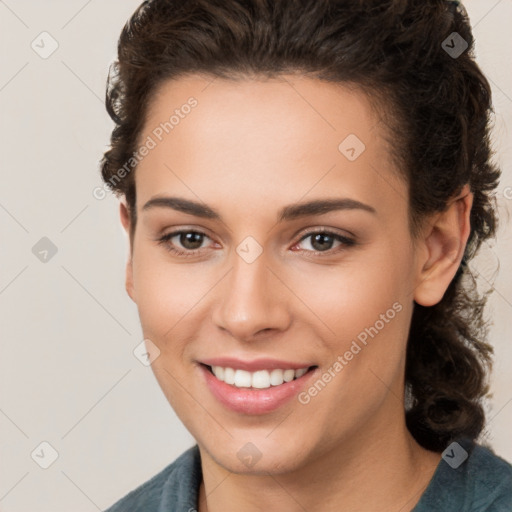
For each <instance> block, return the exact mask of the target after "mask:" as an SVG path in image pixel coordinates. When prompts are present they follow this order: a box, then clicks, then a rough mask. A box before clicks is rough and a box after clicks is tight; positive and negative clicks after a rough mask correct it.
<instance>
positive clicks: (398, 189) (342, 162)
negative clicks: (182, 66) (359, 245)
mask: <svg viewBox="0 0 512 512" xmlns="http://www.w3.org/2000/svg"><path fill="white" fill-rule="evenodd" d="M386 137H387V131H386V128H385V125H383V123H382V122H381V121H380V119H379V116H378V115H377V113H376V112H375V110H374V109H373V108H372V104H371V102H370V100H369V98H368V97H367V96H366V95H365V94H364V93H363V92H362V91H360V90H358V89H355V88H348V87H344V86H340V85H338V84H332V83H326V82H321V81H319V80H315V79H310V78H305V77H296V76H295V77H294V76H283V77H280V78H277V79H270V80H263V79H258V80H256V79H251V80H250V79H243V80H236V81H235V80H224V79H220V78H216V79H212V78H205V77H201V76H197V75H192V76H187V77H183V78H180V79H178V80H175V81H169V82H166V83H164V84H163V85H162V86H161V87H160V88H159V90H158V92H157V94H155V95H154V96H153V98H152V101H151V103H150V108H149V109H148V112H147V116H146V122H145V126H144V129H143V131H142V133H141V135H140V137H139V142H140V143H141V144H143V143H145V142H146V143H149V140H150V139H151V141H152V142H151V143H150V145H151V146H152V149H151V150H150V151H149V152H148V154H147V156H145V157H144V159H143V160H142V161H141V162H140V163H139V165H138V168H137V172H136V187H137V198H138V201H137V202H138V206H139V208H140V206H141V205H142V204H143V203H144V202H145V201H147V200H148V199H149V198H151V197H153V196H154V195H157V194H165V193H169V194H171V193H172V195H176V193H179V194H181V195H182V196H185V197H190V198H194V199H197V198H200V199H202V200H205V201H206V199H210V200H211V201H213V202H214V203H215V202H216V201H217V202H218V201H221V200H223V201H225V200H226V197H229V198H230V200H231V201H233V202H236V201H237V200H238V201H241V202H244V203H245V208H246V209H247V208H250V207H251V205H254V207H255V209H256V210H257V209H261V207H262V206H265V208H266V209H269V208H271V207H272V205H273V204H274V202H275V201H278V202H280V203H285V202H292V201H297V200H299V199H300V198H301V197H303V196H305V195H309V196H311V197H316V196H318V195H323V196H325V195H326V194H327V195H331V196H332V195H339V194H342V195H344V196H348V197H352V198H353V199H357V200H361V201H364V202H373V203H377V204H378V203H385V202H386V198H387V199H388V200H389V201H391V202H394V204H395V207H396V203H397V199H401V200H402V201H403V200H404V199H405V197H406V195H405V194H406V190H405V184H404V183H402V182H401V180H400V179H399V178H398V174H397V172H396V169H395V168H394V164H393V162H392V160H391V158H390V153H389V150H388V148H389V146H388V143H387V142H386ZM386 194H387V195H386ZM194 195H195V196H196V197H193V196H194ZM263 200H264V202H263ZM389 201H388V202H389ZM219 206H220V205H219ZM404 206H405V205H404ZM276 209H277V208H276Z"/></svg>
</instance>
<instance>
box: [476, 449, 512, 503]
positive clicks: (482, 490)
mask: <svg viewBox="0 0 512 512" xmlns="http://www.w3.org/2000/svg"><path fill="white" fill-rule="evenodd" d="M471 458H472V461H471V463H470V465H469V467H468V474H469V476H470V478H471V480H472V481H473V483H472V485H471V490H472V494H473V503H472V506H473V509H474V510H488V511H493V512H501V511H504V512H505V511H506V512H510V511H511V510H512V465H510V464H509V463H508V462H507V461H505V460H504V459H502V458H501V457H499V456H498V455H496V454H495V453H494V452H493V451H492V450H491V449H490V448H488V447H485V446H481V445H475V446H474V449H473V452H472V455H471Z"/></svg>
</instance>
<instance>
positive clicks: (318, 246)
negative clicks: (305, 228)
mask: <svg viewBox="0 0 512 512" xmlns="http://www.w3.org/2000/svg"><path fill="white" fill-rule="evenodd" d="M307 239H310V242H309V245H310V246H311V248H312V249H311V250H310V249H302V250H305V251H306V252H328V251H331V250H332V249H333V245H334V244H335V243H336V242H338V244H339V245H338V247H337V248H335V249H334V250H342V249H345V248H347V247H351V246H354V245H355V244H356V242H355V241H354V240H352V239H350V238H347V237H345V236H343V235H339V234H337V233H331V232H328V231H314V232H310V233H307V234H306V235H305V236H303V237H302V238H301V240H300V242H299V244H300V243H302V242H303V241H304V240H307Z"/></svg>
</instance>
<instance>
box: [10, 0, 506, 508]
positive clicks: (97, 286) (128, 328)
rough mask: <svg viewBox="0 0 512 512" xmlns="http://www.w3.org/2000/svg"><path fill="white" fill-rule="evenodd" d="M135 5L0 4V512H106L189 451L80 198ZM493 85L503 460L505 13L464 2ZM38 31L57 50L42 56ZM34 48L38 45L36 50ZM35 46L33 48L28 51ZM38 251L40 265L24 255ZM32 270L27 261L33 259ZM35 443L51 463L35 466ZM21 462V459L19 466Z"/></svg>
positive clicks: (105, 243)
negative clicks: (499, 171)
mask: <svg viewBox="0 0 512 512" xmlns="http://www.w3.org/2000/svg"><path fill="white" fill-rule="evenodd" d="M138 4H139V0H108V1H103V2H100V1H99V0H89V1H85V0H66V1H64V0H60V1H57V0H52V1H50V0H47V1H45V2H36V1H35V0H33V1H29V0H7V1H1V0H0V52H1V66H0V109H1V115H0V123H1V124H0V127H1V129H0V172H1V181H0V230H1V231H0V232H1V239H0V251H1V252H0V315H1V316H0V319H1V324H0V336H1V357H0V379H1V380H0V432H1V444H0V447H1V453H0V461H1V462H0V510H1V511H4V512H22V511H23V512H40V511H51V512H61V511H62V512H69V511H70V510H72V511H74V512H82V511H83V512H88V511H94V510H101V509H104V508H106V507H107V506H108V505H110V504H111V503H112V502H114V501H115V500H117V499H118V498H120V497H121V496H122V495H124V494H125V493H127V492H128V491H129V490H131V489H133V488H134V487H136V486H137V485H139V484H140V483H142V482H143V481H145V480H147V479H148V478H150V477H151V476H153V475H154V474H155V473H157V472H158V471H160V470H161V469H162V468H163V467H164V466H166V465H167V464H168V463H169V462H171V461H172V460H173V459H174V458H176V457H177V456H178V455H179V454H180V453H182V452H183V451H184V450H185V449H186V448H187V447H189V446H191V445H192V443H193V439H192V438H191V436H190V435H189V434H188V433H187V432H186V431H185V429H184V427H183V426H182V425H181V423H180V421H179V420H178V419H177V418H176V416H175V415H174V413H173V411H172V410H171V408H170V406H169V405H168V403H167V401H166V400H165V398H164V396H163V394H162V392H161V390H160V388H159V387H158V385H157V383H156V381H155V379H154V377H153V374H152V372H151V369H150V368H149V367H145V366H143V365H142V364H141V363H140V362H139V360H138V359H136V358H135V357H134V355H133V353H132V351H133V350H134V348H135V347H136V346H137V345H138V344H139V343H140V342H141V340H142V333H141V329H140V326H139V320H138V316H137V310H136V307H135V305H134V304H133V303H132V301H131V300H130V299H129V297H128V296H127V295H126V293H125V289H124V264H125V260H126V257H127V251H128V243H127V239H126V237H125V235H124V233H123V231H122V229H121V226H120V223H119V220H118V202H117V200H116V199H115V198H114V197H113V196H111V195H109V196H107V197H106V198H105V199H103V200H98V199H96V198H95V197H94V196H93V189H94V188H95V187H98V186H101V181H100V177H99V170H98V162H99V159H100V158H101V156H102V153H103V151H104V150H105V149H106V147H107V145H108V141H109V136H110V131H111V129H112V123H111V121H110V120H109V118H108V116H107V114H106V111H105V108H104V101H103V98H104V89H105V80H106V75H107V69H108V65H109V63H110V62H111V61H112V60H113V59H114V57H115V52H116V43H117V38H118V36H119V33H120V31H121V28H122V26H123V25H124V23H125V21H126V20H127V19H128V17H129V16H130V14H131V13H132V12H133V11H134V9H135V8H136V6H137V5H138ZM465 5H466V8H467V10H468V12H469V14H470V17H471V20H472V23H473V26H474V27H475V35H476V39H477V56H478V58H479V62H480V64H481V66H482V68H483V69H484V72H486V74H487V76H488V78H489V79H490V82H491V84H492V87H493V92H494V104H495V109H496V126H495V130H494V139H495V147H496V150H497V159H498V160H499V162H500V163H501V164H502V166H503V172H504V174H503V178H502V182H501V185H500V188H499V192H498V202H499V208H500V217H501V219H502V220H501V222H502V226H501V229H500V233H499V242H498V243H497V244H496V245H495V246H491V247H490V248H487V249H486V250H485V251H484V252H483V253H482V255H481V257H480V258H479V260H478V262H476V263H473V264H472V265H471V266H472V269H473V271H474V273H475V274H478V273H480V277H479V281H480V282H482V284H485V283H486V281H489V280H490V279H491V277H492V274H493V267H494V266H495V265H496V262H497V261H498V260H499V261H500V262H501V270H500V274H499V277H498V279H497V280H496V282H495V286H494V288H495V290H496V291H495V293H494V294H493V296H492V299H491V301H490V307H489V310H488V311H489V315H490V316H491V317H492V318H493V319H494V325H493V327H492V331H491V339H492V342H493V343H494V346H495V348H496V364H495V373H494V376H493V380H492V390H493V392H494V398H493V401H492V403H490V404H489V419H490V423H489V426H488V429H487V440H488V441H489V442H490V443H491V444H492V446H493V447H494V448H495V450H496V451H497V453H498V454H500V455H501V456H502V457H504V458H505V459H507V460H509V461H512V441H511V440H510V430H511V425H512V403H511V402H512V372H511V371H510V368H511V362H512V344H511V340H510V330H511V329H510V325H511V322H510V318H511V316H512V260H511V259H510V254H511V252H512V240H511V236H510V233H511V230H510V222H509V216H510V213H511V211H512V169H511V162H512V144H511V139H510V133H509V132H510V128H511V127H512V75H511V71H510V69H511V66H510V64H511V63H510V60H511V59H510V56H511V50H512V39H511V37H510V24H511V22H512V0H501V1H498V0H493V1H489V0H471V1H467V2H466V3H465ZM43 31H46V32H48V33H49V34H51V37H52V38H53V39H54V40H56V41H57V43H58V45H59V46H58V49H57V50H56V51H55V52H54V53H53V54H52V55H51V56H49V57H48V58H42V57H41V56H40V55H39V54H38V53H36V52H35V51H34V50H33V49H32V48H31V44H32V41H34V40H35V43H34V44H38V45H39V48H38V51H39V52H43V51H48V50H49V49H51V40H50V39H49V38H48V36H40V34H41V33H42V32H43ZM41 38H46V39H44V42H43V43H41ZM43 46H44V47H43ZM42 237H48V238H49V239H50V240H51V241H52V242H53V244H55V246H56V247H57V249H58V252H57V253H56V254H55V255H54V256H53V257H50V256H51V253H50V254H49V255H48V257H47V259H48V261H47V262H42V261H40V260H39V259H38V258H37V257H36V256H35V255H34V254H33V252H32V248H33V246H34V245H35V244H36V243H37V242H38V241H39V240H40V239H41V238H42ZM40 256H41V257H42V255H40ZM43 441H46V442H48V443H50V444H51V445H52V446H53V447H54V449H55V450H56V451H57V453H58V458H57V460H56V461H55V462H54V463H53V464H52V465H51V466H50V467H49V468H48V469H42V468H41V467H40V466H39V465H38V463H36V461H37V462H39V463H44V462H49V461H50V459H49V457H50V455H51V451H50V450H49V449H48V448H46V447H45V446H44V445H43V446H42V447H41V446H40V443H42V442H43ZM34 450H35V454H34V456H33V457H34V459H35V460H34V459H33V458H32V457H31V453H33V452H34Z"/></svg>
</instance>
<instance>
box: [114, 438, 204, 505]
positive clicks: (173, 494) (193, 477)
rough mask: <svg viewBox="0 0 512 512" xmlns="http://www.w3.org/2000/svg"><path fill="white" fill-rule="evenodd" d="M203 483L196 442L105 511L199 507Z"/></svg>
mask: <svg viewBox="0 0 512 512" xmlns="http://www.w3.org/2000/svg"><path fill="white" fill-rule="evenodd" d="M200 483H201V462H200V456H199V449H198V447H197V445H195V446H193V447H192V448H190V449H188V450H187V451H186V452H184V453H183V454H181V455H180V456H179V457H178V458H177V459H176V460H175V461H174V462H172V463H171V464H169V465H168V466H166V467H165V468H164V469H163V470H162V471H160V472H159V473H157V474H156V475H155V476H153V477H152V478H151V479H149V480H148V481H147V482H145V483H143V484H141V485H140V486H138V487H137V488H136V489H134V490H133V491H131V492H129V493H128V494H127V495H126V496H124V497H123V498H121V499H120V500H119V501H117V502H116V503H114V504H113V505H112V506H111V507H109V508H108V509H106V510H105V512H132V511H133V512H136V511H144V512H163V511H167V510H173V511H175V512H181V511H183V512H188V511H189V510H190V509H194V508H195V507H196V506H197V496H198V491H199V485H200Z"/></svg>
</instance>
